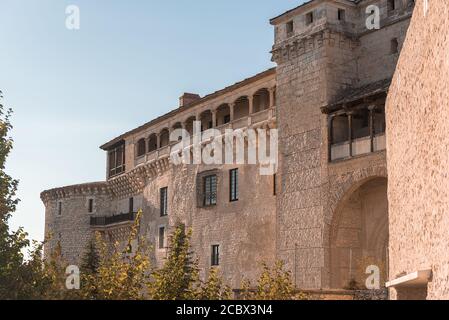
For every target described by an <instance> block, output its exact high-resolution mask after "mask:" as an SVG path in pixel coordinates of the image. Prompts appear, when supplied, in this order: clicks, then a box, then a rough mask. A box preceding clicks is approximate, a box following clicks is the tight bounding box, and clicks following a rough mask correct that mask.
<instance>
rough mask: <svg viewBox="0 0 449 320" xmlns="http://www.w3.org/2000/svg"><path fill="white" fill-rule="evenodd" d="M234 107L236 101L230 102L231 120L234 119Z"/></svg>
mask: <svg viewBox="0 0 449 320" xmlns="http://www.w3.org/2000/svg"><path fill="white" fill-rule="evenodd" d="M234 107H235V103H230V104H229V110H230V112H231V122H233V121H234Z"/></svg>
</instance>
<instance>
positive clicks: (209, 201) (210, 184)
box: [203, 175, 217, 207]
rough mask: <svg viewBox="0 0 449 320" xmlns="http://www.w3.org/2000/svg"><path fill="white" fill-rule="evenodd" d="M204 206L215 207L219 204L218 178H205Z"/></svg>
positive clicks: (214, 176)
mask: <svg viewBox="0 0 449 320" xmlns="http://www.w3.org/2000/svg"><path fill="white" fill-rule="evenodd" d="M203 204H204V206H206V207H207V206H214V205H216V204H217V176H216V175H212V176H207V177H205V178H204V202H203Z"/></svg>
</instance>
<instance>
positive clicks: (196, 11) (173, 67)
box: [0, 0, 303, 240]
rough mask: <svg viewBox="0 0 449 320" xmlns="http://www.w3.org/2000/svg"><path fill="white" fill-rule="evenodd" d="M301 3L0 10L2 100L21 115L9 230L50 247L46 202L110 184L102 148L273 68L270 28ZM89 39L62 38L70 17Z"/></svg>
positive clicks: (30, 2)
mask: <svg viewBox="0 0 449 320" xmlns="http://www.w3.org/2000/svg"><path fill="white" fill-rule="evenodd" d="M302 2H303V0H192V1H185V0H177V1H169V0H165V1H161V0H147V1H144V0H95V1H92V0H72V1H65V0H0V89H1V90H2V91H3V94H4V96H5V100H4V103H5V104H6V105H7V106H8V107H11V108H13V110H14V115H13V118H12V122H13V125H14V130H13V132H12V136H13V138H14V141H15V143H14V150H13V152H12V154H11V156H10V158H9V160H8V164H7V171H8V173H9V174H10V175H12V176H13V177H14V178H16V179H19V180H20V185H19V198H20V199H21V203H20V205H19V207H18V212H17V213H16V214H15V216H14V218H13V227H14V228H17V226H24V227H25V229H26V231H28V232H29V233H30V235H31V237H32V238H33V239H38V240H42V239H43V237H44V207H43V204H42V203H41V201H40V199H39V194H40V192H41V191H43V190H46V189H49V188H53V187H60V186H65V185H71V184H78V183H85V182H93V181H102V180H104V179H105V175H106V169H105V162H106V161H105V160H106V158H105V154H104V153H103V152H102V151H101V150H100V149H99V146H100V145H101V144H103V143H104V142H107V141H109V140H110V139H112V138H114V137H116V136H118V135H120V134H121V133H123V132H125V131H128V130H130V129H133V128H135V127H137V126H139V125H141V124H143V123H145V122H147V121H149V120H151V119H153V118H155V117H157V116H159V115H162V114H164V113H166V112H168V111H170V110H172V109H174V108H175V107H176V106H177V103H178V97H179V96H180V95H181V93H182V92H194V93H199V94H201V95H202V96H203V95H205V94H207V93H211V92H213V91H216V90H219V89H221V88H223V87H225V86H227V85H231V84H233V83H235V82H237V81H240V80H242V79H244V78H246V77H249V76H252V75H254V74H256V73H258V72H261V71H263V70H265V69H267V68H270V67H272V66H273V63H272V62H271V61H270V58H271V56H270V54H269V51H270V49H271V46H272V44H273V30H272V27H271V26H270V24H269V19H270V18H272V17H274V16H276V15H278V14H280V13H283V12H284V11H286V10H289V9H291V8H293V7H295V6H297V5H299V4H301V3H302ZM70 4H74V5H77V6H78V7H79V8H80V13H81V29H80V30H78V31H69V30H68V29H66V27H65V20H66V14H65V9H66V6H67V5H70Z"/></svg>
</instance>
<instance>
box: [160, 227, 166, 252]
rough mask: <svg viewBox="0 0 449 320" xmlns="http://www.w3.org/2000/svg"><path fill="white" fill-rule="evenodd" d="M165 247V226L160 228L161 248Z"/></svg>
mask: <svg viewBox="0 0 449 320" xmlns="http://www.w3.org/2000/svg"><path fill="white" fill-rule="evenodd" d="M164 248H165V227H160V228H159V249H164Z"/></svg>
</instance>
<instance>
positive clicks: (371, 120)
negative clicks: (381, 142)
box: [368, 106, 376, 153]
mask: <svg viewBox="0 0 449 320" xmlns="http://www.w3.org/2000/svg"><path fill="white" fill-rule="evenodd" d="M368 110H369V134H370V139H371V153H373V152H374V137H375V134H376V133H375V128H374V117H375V111H376V106H369V107H368Z"/></svg>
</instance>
